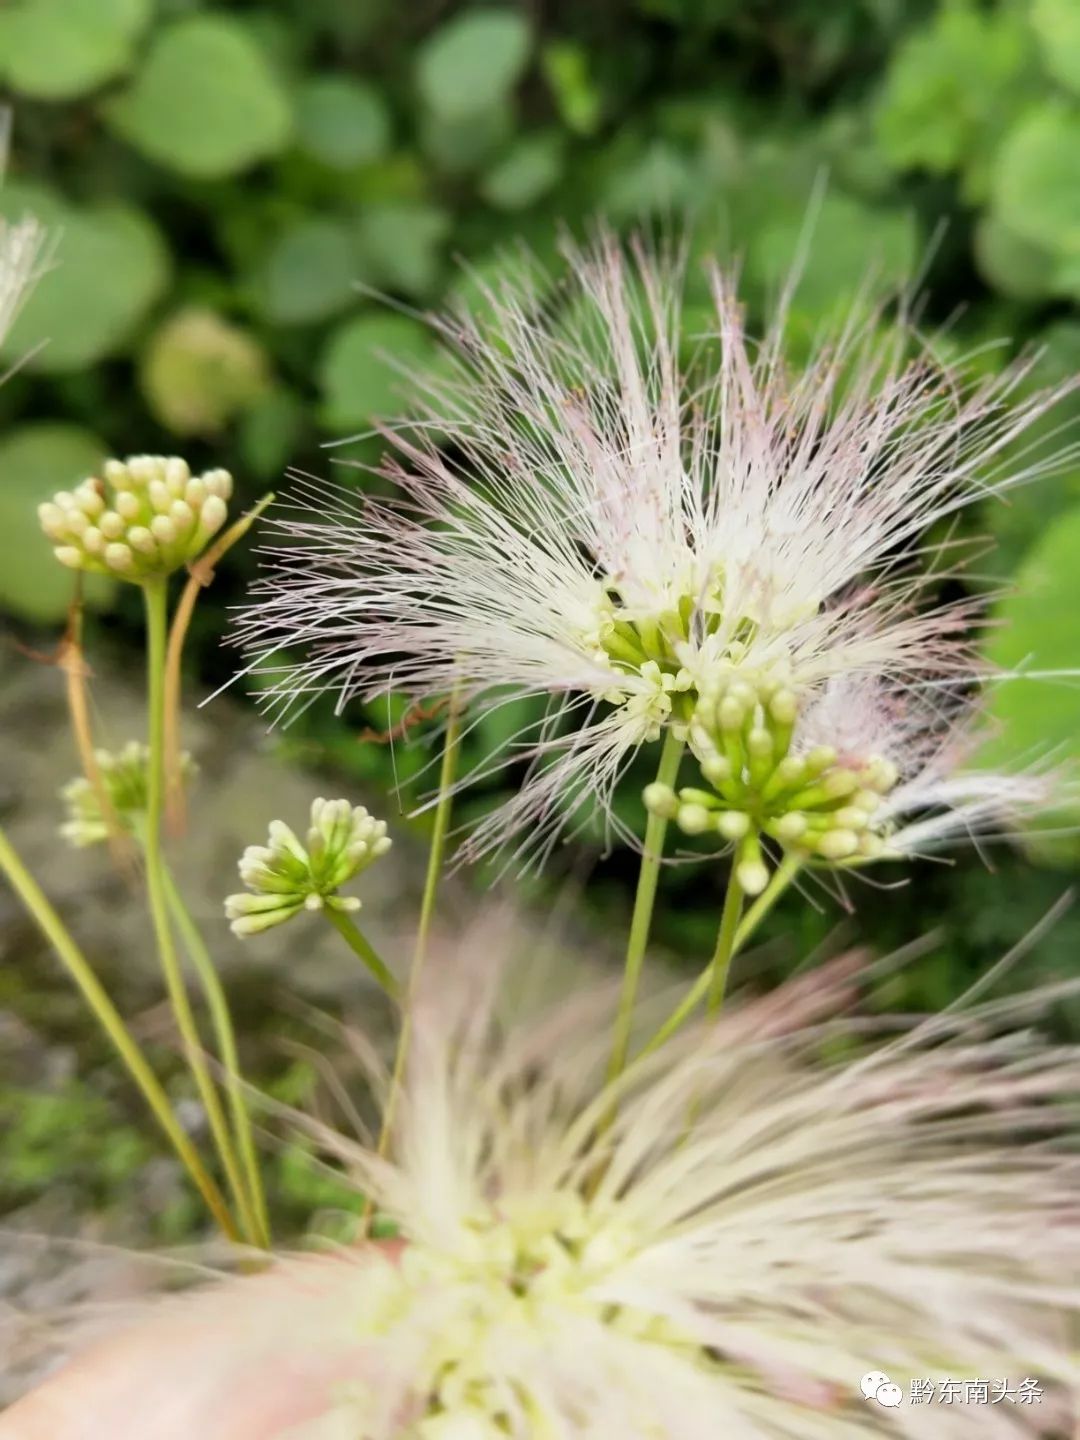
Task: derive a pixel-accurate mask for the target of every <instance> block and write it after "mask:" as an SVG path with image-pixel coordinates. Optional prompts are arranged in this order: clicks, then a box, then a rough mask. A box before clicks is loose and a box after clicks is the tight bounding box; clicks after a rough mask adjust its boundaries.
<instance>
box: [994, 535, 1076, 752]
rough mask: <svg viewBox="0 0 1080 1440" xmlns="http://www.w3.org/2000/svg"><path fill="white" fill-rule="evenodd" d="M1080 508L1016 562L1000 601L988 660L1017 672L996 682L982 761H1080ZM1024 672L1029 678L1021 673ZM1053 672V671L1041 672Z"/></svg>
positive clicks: (1042, 537)
mask: <svg viewBox="0 0 1080 1440" xmlns="http://www.w3.org/2000/svg"><path fill="white" fill-rule="evenodd" d="M1078 555H1080V508H1076V509H1073V510H1069V511H1066V513H1065V514H1064V515H1061V516H1059V517H1058V519H1057V520H1056V521H1054V522H1053V523H1052V524H1051V525H1050V527H1049V529H1047V530H1046V531H1045V532H1044V533H1043V535H1042V536H1041V538H1040V539H1039V540H1038V541H1037V542H1036V544H1035V546H1034V547H1033V548H1032V549H1031V550H1030V551H1029V553H1028V555H1027V558H1026V559H1025V560H1024V562H1023V564H1022V565H1021V566H1020V571H1019V574H1018V575H1017V577H1016V587H1015V591H1014V593H1012V594H1010V595H1008V596H1007V597H1006V598H1005V599H1004V600H1002V601H1001V602H1000V603H999V605H998V607H997V613H996V615H995V619H996V620H997V621H998V622H999V628H997V630H996V631H995V633H994V637H993V640H992V642H991V645H990V659H991V661H992V662H993V663H994V664H995V665H997V666H1000V667H1001V668H1002V669H1003V670H1006V671H1009V672H1010V673H1011V672H1017V671H1018V672H1021V673H1020V678H1018V679H1012V680H1007V681H1004V682H1002V683H1001V684H999V685H997V686H996V687H995V689H994V692H993V695H992V697H991V701H990V713H991V716H992V717H993V719H994V720H996V721H997V722H998V724H999V725H1000V727H1001V733H1000V735H999V736H997V737H995V739H994V740H993V741H992V742H991V744H990V746H988V747H987V751H986V754H985V756H984V758H985V759H986V761H987V763H995V764H1001V763H1011V764H1014V765H1015V764H1019V763H1024V762H1025V761H1027V760H1030V759H1031V757H1033V756H1037V755H1041V754H1049V753H1051V752H1053V753H1054V754H1055V755H1058V756H1059V757H1060V758H1061V760H1063V761H1066V760H1071V761H1076V760H1080V687H1078V686H1077V683H1076V680H1075V678H1074V677H1075V672H1076V660H1077V656H1078V655H1080V565H1078V564H1077V556H1078ZM1024 672H1027V673H1028V674H1030V675H1031V676H1032V677H1033V678H1031V679H1025V678H1023V673H1024ZM1048 672H1049V675H1050V676H1054V675H1056V676H1057V678H1040V677H1041V676H1047V674H1048Z"/></svg>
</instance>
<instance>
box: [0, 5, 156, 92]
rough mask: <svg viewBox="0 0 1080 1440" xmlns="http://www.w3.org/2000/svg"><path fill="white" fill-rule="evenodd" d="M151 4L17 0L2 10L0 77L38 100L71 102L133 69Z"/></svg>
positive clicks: (0, 13)
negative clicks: (134, 49)
mask: <svg viewBox="0 0 1080 1440" xmlns="http://www.w3.org/2000/svg"><path fill="white" fill-rule="evenodd" d="M151 10H152V4H151V0H14V3H11V4H9V5H7V6H5V7H4V8H3V9H0V76H3V78H4V79H5V80H6V81H7V82H8V84H9V85H10V86H11V88H12V89H13V90H17V91H18V92H19V93H20V94H21V95H30V96H33V97H34V98H35V99H37V100H70V99H72V98H73V97H74V96H77V95H85V94H86V93H87V92H88V91H90V90H94V89H96V88H97V87H98V86H99V85H101V84H102V83H103V82H104V81H106V80H110V79H111V78H112V77H113V76H114V75H119V74H120V73H121V72H122V71H124V70H126V69H127V68H128V66H129V64H130V63H131V60H132V55H133V47H134V43H135V41H136V40H137V39H138V37H139V34H140V33H141V31H142V29H143V27H144V26H145V25H146V23H147V21H148V20H149V19H150V14H151Z"/></svg>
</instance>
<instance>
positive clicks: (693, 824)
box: [675, 805, 713, 835]
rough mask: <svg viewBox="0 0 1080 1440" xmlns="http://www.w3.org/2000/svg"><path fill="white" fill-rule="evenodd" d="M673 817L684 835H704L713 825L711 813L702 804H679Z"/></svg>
mask: <svg viewBox="0 0 1080 1440" xmlns="http://www.w3.org/2000/svg"><path fill="white" fill-rule="evenodd" d="M675 819H676V821H677V822H678V826H679V829H680V830H682V831H683V833H684V834H686V835H704V834H705V832H706V830H711V829H712V827H713V813H712V811H710V810H706V808H705V806H704V805H680V806H679V809H678V812H677V814H676V816H675Z"/></svg>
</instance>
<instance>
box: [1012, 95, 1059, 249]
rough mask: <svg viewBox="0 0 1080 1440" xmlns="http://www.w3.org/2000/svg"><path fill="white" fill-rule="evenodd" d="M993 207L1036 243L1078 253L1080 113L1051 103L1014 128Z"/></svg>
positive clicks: (1021, 233) (1018, 230)
mask: <svg viewBox="0 0 1080 1440" xmlns="http://www.w3.org/2000/svg"><path fill="white" fill-rule="evenodd" d="M993 207H994V213H995V214H996V215H997V217H998V218H999V219H1000V220H1001V222H1002V223H1003V224H1004V225H1006V226H1008V228H1009V229H1010V230H1012V231H1013V232H1014V234H1016V235H1019V236H1021V237H1022V238H1023V239H1025V240H1029V241H1030V242H1031V243H1032V244H1033V245H1042V246H1043V247H1045V248H1046V249H1047V250H1051V251H1053V252H1055V253H1056V254H1064V255H1080V113H1077V112H1076V111H1074V110H1070V109H1068V108H1067V107H1065V106H1064V105H1058V104H1047V105H1044V106H1042V107H1040V108H1039V109H1038V110H1035V111H1033V112H1032V113H1031V114H1029V115H1028V117H1027V119H1026V120H1024V121H1022V122H1021V123H1020V124H1019V125H1018V126H1017V127H1016V129H1015V130H1013V131H1012V132H1011V133H1010V135H1009V137H1008V139H1007V140H1006V142H1005V145H1004V148H1003V150H1002V152H1001V155H1000V157H999V159H998V164H997V168H996V175H995V182H994V190H993Z"/></svg>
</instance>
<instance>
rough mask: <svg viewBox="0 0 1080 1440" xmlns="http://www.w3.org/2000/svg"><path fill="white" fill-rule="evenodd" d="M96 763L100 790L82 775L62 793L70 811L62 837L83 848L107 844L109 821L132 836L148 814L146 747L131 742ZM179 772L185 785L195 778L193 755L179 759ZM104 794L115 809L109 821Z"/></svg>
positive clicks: (105, 752)
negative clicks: (105, 841) (193, 776)
mask: <svg viewBox="0 0 1080 1440" xmlns="http://www.w3.org/2000/svg"><path fill="white" fill-rule="evenodd" d="M94 759H95V760H96V761H97V770H98V776H97V778H98V780H99V781H100V786H101V788H100V789H99V788H98V786H97V785H95V784H92V783H91V782H90V781H89V780H88V779H87V778H86V777H85V776H82V775H80V776H78V778H77V779H75V780H71V781H69V782H68V784H67V785H65V786H64V788H63V790H61V792H60V794H61V796H62V797H63V800H64V804H65V806H66V808H67V819H66V821H65V822H64V824H63V825H61V827H60V834H61V835H62V836H63V837H64V839H65V840H67V841H68V842H69V843H70V844H72V845H76V846H78V847H80V848H81V847H83V846H86V845H98V844H100V843H101V842H102V841H103V840H107V839H108V838H109V821H110V819H111V820H112V821H113V823H115V824H117V825H119V826H120V828H121V829H122V830H123V831H125V832H127V833H130V832H132V831H134V830H136V829H137V828H138V824H139V821H140V820H141V818H142V817H143V816H144V815H145V814H146V806H147V794H148V788H149V773H150V751H149V749H148V748H147V746H145V745H140V744H139V742H138V741H137V740H132V741H130V742H129V743H128V744H127V745H125V746H124V748H123V749H122V750H119V751H116V752H115V753H114V752H112V751H109V750H96V751H95V752H94ZM180 772H181V775H182V776H183V778H184V780H185V781H186V780H189V779H190V778H191V776H192V775H194V773H195V763H194V761H193V760H192V758H191V756H190V755H188V754H184V755H182V756H181V757H180ZM102 790H103V791H104V794H105V797H106V798H107V800H108V803H109V805H110V806H111V808H112V815H111V816H110V817H106V815H105V814H104V813H103V812H102V806H101V794H102Z"/></svg>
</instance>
